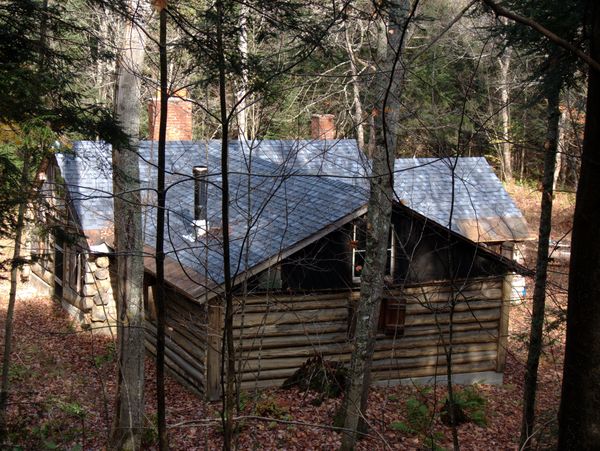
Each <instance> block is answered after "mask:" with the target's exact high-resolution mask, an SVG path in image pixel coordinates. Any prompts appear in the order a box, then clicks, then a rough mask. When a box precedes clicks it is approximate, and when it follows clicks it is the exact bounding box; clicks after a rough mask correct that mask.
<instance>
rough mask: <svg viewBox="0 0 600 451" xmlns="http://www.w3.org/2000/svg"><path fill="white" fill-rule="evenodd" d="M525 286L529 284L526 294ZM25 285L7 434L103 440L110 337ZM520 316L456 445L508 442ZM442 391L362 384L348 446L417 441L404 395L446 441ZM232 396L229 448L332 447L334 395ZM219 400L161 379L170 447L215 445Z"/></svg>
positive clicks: (559, 337) (553, 404)
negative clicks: (363, 394)
mask: <svg viewBox="0 0 600 451" xmlns="http://www.w3.org/2000/svg"><path fill="white" fill-rule="evenodd" d="M518 197H519V196H518ZM521 197H525V199H523V198H522V199H519V198H518V199H517V201H518V202H519V203H524V204H525V206H526V208H525V210H526V213H527V214H528V216H530V217H531V218H535V202H532V201H530V200H529V198H528V197H527V196H525V195H524V194H523V196H521ZM525 201H526V202H525ZM559 205H562V204H561V203H559ZM564 205H566V206H565V208H564V209H563V210H561V211H562V212H563V213H560V214H559V220H558V221H557V222H558V224H560V227H562V228H563V230H561V231H560V233H564V232H565V228H566V229H568V225H567V226H565V224H567V223H568V221H567V220H566V219H565V214H566V213H565V212H567V211H568V208H567V207H568V202H565V204H564ZM529 207H530V208H531V209H532V211H529ZM561 215H562V216H561ZM531 222H533V221H532V220H531V219H530V224H531ZM534 224H535V223H534ZM534 224H531V225H532V226H533V225H534ZM532 228H533V227H532ZM529 252H531V249H529ZM556 269H557V270H556V271H555V272H554V273H553V274H552V276H551V277H552V280H553V282H554V284H555V285H554V289H553V296H552V297H551V298H550V299H551V300H550V303H551V305H552V306H554V307H556V308H562V307H564V306H565V305H566V304H565V294H564V291H563V290H560V289H558V288H560V287H566V278H565V275H564V273H565V272H566V269H565V268H556ZM6 285H7V284H6V282H2V285H1V286H0V294H1V295H2V303H1V304H0V323H1V324H0V326H1V327H2V328H3V326H4V324H3V322H4V317H5V309H6V299H7V296H6V294H7V293H6V289H7V286H6ZM557 287H558V288H557ZM532 289H533V287H532V286H531V283H529V284H528V293H531V292H532ZM25 294H27V293H25ZM31 294H32V293H29V295H30V296H25V295H23V297H22V298H21V299H19V300H18V303H17V308H16V318H15V345H14V352H13V355H12V362H13V365H12V370H11V384H12V392H11V396H10V418H9V425H10V433H11V435H10V438H11V440H12V443H13V444H15V445H18V446H19V447H20V448H21V449H98V450H100V449H105V446H106V439H107V435H108V431H109V429H110V425H111V421H112V404H113V401H114V395H115V371H116V369H115V364H114V342H113V341H112V340H111V339H110V338H107V337H101V336H94V335H91V334H90V333H89V332H82V331H81V330H79V329H77V327H75V326H74V325H73V324H72V323H71V321H70V319H69V318H68V316H67V315H66V314H65V313H64V312H63V311H62V310H61V309H60V308H59V306H58V305H57V304H56V303H55V302H52V301H51V300H49V299H47V298H43V297H36V296H35V295H34V296H31ZM529 318H530V311H529V303H528V302H525V303H523V304H522V305H519V306H515V307H514V308H513V309H512V312H511V326H510V332H511V336H510V339H509V353H508V360H507V367H506V373H505V383H504V385H502V386H479V387H478V391H479V393H480V394H481V395H482V396H483V397H484V398H485V400H486V403H487V406H486V411H487V414H486V417H487V425H486V426H485V427H480V426H476V425H475V424H473V423H465V424H463V425H461V426H460V427H459V437H460V443H461V448H462V449H463V450H514V449H516V447H517V440H518V436H519V427H520V420H521V390H522V380H523V371H524V369H523V368H524V365H523V362H524V361H525V358H526V337H527V334H528V330H529ZM563 337H564V331H563V328H562V327H558V328H556V329H555V330H553V331H551V332H550V333H548V334H547V336H546V346H545V350H544V351H545V352H544V356H543V359H542V362H541V366H540V388H539V392H538V410H539V418H540V424H543V425H544V434H543V436H542V444H546V445H548V446H551V445H552V443H553V440H554V437H555V436H554V435H553V433H554V432H555V429H556V422H555V418H556V413H557V409H558V401H559V396H560V384H561V380H560V378H561V372H562V355H563V351H564V349H563ZM154 377H155V368H154V365H153V362H152V361H151V359H148V360H147V361H146V414H147V419H148V429H147V433H146V434H145V448H146V449H153V448H154V443H155V439H156V432H155V427H154V425H155V419H156V415H155V411H156V409H155V386H154ZM445 395H446V391H445V388H444V387H436V388H435V389H432V390H425V391H423V390H422V389H421V388H418V387H410V386H408V387H407V386H394V387H384V388H373V389H372V391H371V394H370V400H369V401H370V402H369V405H370V407H369V411H368V412H367V420H368V421H369V423H370V425H371V432H370V435H369V437H368V438H366V439H364V440H362V441H361V442H360V443H359V445H358V449H360V450H369V451H372V450H379V449H397V450H417V449H422V447H423V444H424V441H425V440H426V437H425V435H424V434H421V433H414V432H406V431H403V430H398V429H399V428H398V427H396V426H395V425H399V424H408V423H409V422H410V418H408V413H407V407H406V405H407V402H406V401H407V400H408V399H410V398H415V399H419V402H422V403H423V405H426V406H427V408H428V409H430V411H431V412H435V413H436V414H435V415H434V416H432V418H431V421H430V422H429V424H428V425H427V428H428V433H430V434H431V435H435V438H436V444H437V445H438V446H441V447H445V448H450V447H451V434H450V430H449V428H448V427H446V426H444V425H443V424H442V423H441V421H440V420H439V411H440V409H441V407H442V406H443V403H444V397H445ZM240 401H241V405H242V409H241V411H240V412H239V413H238V421H237V425H238V431H239V434H238V435H237V436H236V447H237V449H241V450H246V449H261V450H281V449H286V450H313V449H314V450H321V449H336V448H337V447H339V445H340V433H339V432H338V431H335V430H334V429H333V428H332V427H331V424H332V422H333V417H334V415H335V413H336V410H337V409H338V407H339V403H340V400H338V399H327V400H324V401H322V402H320V399H319V395H318V394H316V393H313V392H302V391H299V390H297V389H291V390H281V389H279V390H277V389H272V390H264V391H260V392H256V393H244V394H243V396H242V397H241V400H240ZM219 409H220V404H219V403H207V402H205V401H203V400H201V399H199V398H198V397H196V396H194V395H192V394H190V393H188V392H187V391H186V390H185V389H184V388H182V387H181V386H180V385H179V384H178V383H177V382H175V381H174V380H172V379H170V378H169V379H168V380H167V421H168V424H169V427H170V429H169V434H170V441H171V446H172V449H177V450H180V449H181V450H213V449H220V448H221V443H222V442H221V434H220V430H221V426H220V420H219ZM400 429H401V428H400ZM17 449H19V448H17ZM428 449H431V446H429V447H428Z"/></svg>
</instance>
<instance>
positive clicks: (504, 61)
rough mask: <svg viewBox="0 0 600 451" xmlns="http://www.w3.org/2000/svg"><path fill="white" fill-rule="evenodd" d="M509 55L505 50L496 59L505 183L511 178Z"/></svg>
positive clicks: (509, 50)
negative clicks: (498, 77) (498, 72)
mask: <svg viewBox="0 0 600 451" xmlns="http://www.w3.org/2000/svg"><path fill="white" fill-rule="evenodd" d="M511 53H512V52H511V49H510V48H507V49H506V50H505V51H504V53H503V54H502V56H500V58H498V65H499V66H500V102H501V105H502V109H501V110H500V121H501V127H502V137H501V142H500V148H501V151H502V175H503V178H504V180H505V181H510V180H512V178H513V169H512V144H511V136H510V88H509V75H510V59H511Z"/></svg>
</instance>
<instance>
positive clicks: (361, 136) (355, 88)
mask: <svg viewBox="0 0 600 451" xmlns="http://www.w3.org/2000/svg"><path fill="white" fill-rule="evenodd" d="M344 38H345V40H346V51H347V52H348V60H349V61H350V73H351V74H352V97H353V102H354V126H355V128H356V141H357V143H358V148H359V149H360V150H362V151H363V152H364V151H365V127H364V118H363V107H362V100H361V98H360V82H359V79H358V75H359V74H358V68H357V67H356V57H355V55H354V49H353V48H352V43H351V42H350V36H348V28H347V27H346V28H344Z"/></svg>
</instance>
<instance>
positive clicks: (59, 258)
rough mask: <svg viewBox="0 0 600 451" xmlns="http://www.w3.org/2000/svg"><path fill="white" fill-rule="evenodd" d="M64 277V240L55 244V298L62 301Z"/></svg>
mask: <svg viewBox="0 0 600 451" xmlns="http://www.w3.org/2000/svg"><path fill="white" fill-rule="evenodd" d="M63 276H64V251H63V242H62V240H61V241H59V240H56V242H55V244H54V296H56V297H57V298H59V299H62V295H63Z"/></svg>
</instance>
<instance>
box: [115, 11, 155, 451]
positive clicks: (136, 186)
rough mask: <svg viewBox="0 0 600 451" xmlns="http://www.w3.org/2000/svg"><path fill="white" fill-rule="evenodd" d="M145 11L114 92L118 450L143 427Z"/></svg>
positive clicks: (127, 27) (134, 27) (132, 28)
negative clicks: (122, 139)
mask: <svg viewBox="0 0 600 451" xmlns="http://www.w3.org/2000/svg"><path fill="white" fill-rule="evenodd" d="M142 1H145V0H142ZM140 6H143V5H142V4H140V3H139V2H138V1H135V0H134V1H132V2H131V3H130V5H129V8H130V13H131V14H133V15H134V16H133V17H132V18H131V19H130V20H127V21H126V22H125V23H124V26H123V39H122V45H123V48H122V50H121V52H120V55H119V62H118V71H117V86H116V92H115V114H116V116H117V120H118V121H119V124H120V125H121V127H122V128H123V130H124V131H125V132H126V134H127V136H128V137H129V143H127V144H123V143H117V144H115V145H114V146H113V154H112V161H113V192H114V196H115V197H114V211H115V217H114V224H115V248H116V255H117V257H116V262H117V271H116V274H117V292H116V303H117V342H118V346H117V349H118V366H117V368H118V379H117V402H116V408H115V417H114V423H113V429H112V434H111V446H112V448H114V449H139V448H140V443H141V436H142V431H143V426H144V354H145V348H144V329H143V320H144V302H143V280H144V266H143V258H142V252H143V243H142V212H141V208H142V207H141V201H140V191H139V190H140V181H139V165H138V154H137V150H138V135H139V130H140V77H141V72H142V67H143V63H144V46H145V42H146V35H145V34H144V33H143V32H142V30H141V28H140V27H141V26H142V25H143V23H144V19H145V15H146V13H147V8H144V7H141V8H140Z"/></svg>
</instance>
